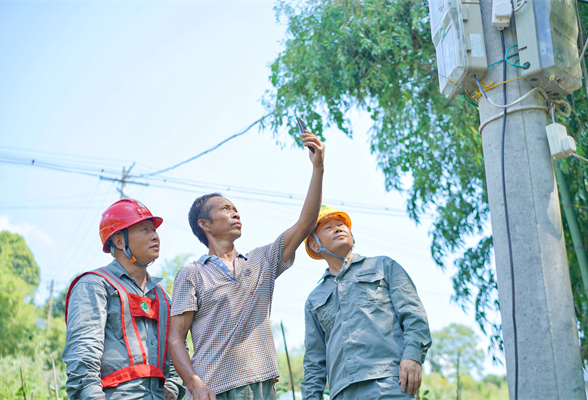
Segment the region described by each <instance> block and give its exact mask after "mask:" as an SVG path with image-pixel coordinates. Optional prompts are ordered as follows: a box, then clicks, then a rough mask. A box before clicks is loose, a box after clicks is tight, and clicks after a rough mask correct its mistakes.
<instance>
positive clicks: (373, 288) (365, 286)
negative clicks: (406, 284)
mask: <svg viewBox="0 0 588 400" xmlns="http://www.w3.org/2000/svg"><path fill="white" fill-rule="evenodd" d="M355 281H356V283H357V284H356V285H355V290H354V292H355V293H354V297H355V299H356V300H357V302H358V304H385V303H389V302H390V292H389V290H388V284H387V283H386V280H385V279H384V271H382V270H373V271H366V272H365V273H362V271H360V272H359V273H358V275H357V277H356V279H355Z"/></svg>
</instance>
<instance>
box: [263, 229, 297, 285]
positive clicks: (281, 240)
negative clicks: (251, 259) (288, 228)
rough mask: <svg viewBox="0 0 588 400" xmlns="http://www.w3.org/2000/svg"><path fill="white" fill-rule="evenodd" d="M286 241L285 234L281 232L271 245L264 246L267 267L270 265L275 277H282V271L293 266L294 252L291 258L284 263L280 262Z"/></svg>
mask: <svg viewBox="0 0 588 400" xmlns="http://www.w3.org/2000/svg"><path fill="white" fill-rule="evenodd" d="M285 240H286V232H285V231H284V232H282V234H281V235H280V236H278V238H277V239H276V240H275V241H274V242H273V243H271V244H268V245H267V246H264V252H265V256H266V259H267V265H270V266H271V267H272V268H274V270H275V277H276V278H277V277H278V276H280V275H282V273H284V271H286V270H287V269H288V268H290V267H291V266H292V264H294V258H295V256H296V252H294V253H293V254H292V257H290V259H289V260H288V261H286V262H284V260H282V255H283V254H284V246H285Z"/></svg>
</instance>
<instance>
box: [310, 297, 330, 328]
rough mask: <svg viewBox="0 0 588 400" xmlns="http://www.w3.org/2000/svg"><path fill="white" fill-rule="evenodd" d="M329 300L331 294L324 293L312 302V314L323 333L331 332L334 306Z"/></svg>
mask: <svg viewBox="0 0 588 400" xmlns="http://www.w3.org/2000/svg"><path fill="white" fill-rule="evenodd" d="M330 298H331V293H325V294H324V295H323V296H321V297H319V298H317V299H315V300H314V301H313V302H312V307H313V311H314V314H315V315H316V318H317V319H318V321H319V324H320V325H321V327H322V328H323V331H324V332H325V333H329V332H331V329H332V328H333V324H334V319H335V313H336V309H335V304H333V303H334V302H333V301H329V299H330Z"/></svg>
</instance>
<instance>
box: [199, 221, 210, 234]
mask: <svg viewBox="0 0 588 400" xmlns="http://www.w3.org/2000/svg"><path fill="white" fill-rule="evenodd" d="M209 225H210V221H208V220H206V219H199V220H198V226H199V227H200V229H202V230H203V231H205V232H207V231H209V230H210V228H209Z"/></svg>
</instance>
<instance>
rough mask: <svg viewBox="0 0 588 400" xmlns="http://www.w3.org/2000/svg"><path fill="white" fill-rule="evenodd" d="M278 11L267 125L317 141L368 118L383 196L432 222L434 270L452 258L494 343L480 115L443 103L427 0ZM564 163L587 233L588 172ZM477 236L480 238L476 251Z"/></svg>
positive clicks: (581, 315)
mask: <svg viewBox="0 0 588 400" xmlns="http://www.w3.org/2000/svg"><path fill="white" fill-rule="evenodd" d="M584 11H585V10H581V12H582V13H583V12H584ZM276 14H277V17H278V18H279V19H280V20H282V21H284V22H285V23H286V25H287V38H286V39H285V41H284V50H283V51H282V52H281V53H280V54H279V55H278V56H277V58H276V60H275V61H274V62H273V64H272V66H271V71H272V72H271V83H272V85H273V89H272V90H270V91H268V92H267V93H266V95H265V97H264V105H265V107H266V110H267V112H268V119H267V120H266V123H268V124H269V125H270V126H271V127H272V128H273V130H274V132H275V133H276V134H277V132H278V128H280V127H281V126H283V125H288V126H289V133H290V135H291V136H293V137H294V138H295V139H297V138H298V135H297V130H296V129H297V127H296V125H295V122H294V118H293V117H294V115H299V116H301V117H302V118H303V119H304V120H305V121H307V125H308V126H309V127H310V128H311V130H312V131H313V132H315V133H317V134H318V135H319V136H322V132H323V131H324V129H325V128H326V127H328V126H336V127H338V128H339V129H340V130H341V131H343V132H344V133H345V134H346V135H348V136H352V135H353V130H352V125H351V121H350V120H349V115H350V114H349V112H350V111H352V110H360V111H362V112H365V113H368V114H369V115H370V116H371V118H372V120H373V125H372V127H371V129H370V132H369V133H370V138H371V150H372V152H373V153H374V154H375V155H376V156H377V160H378V164H379V168H380V169H381V170H382V171H383V172H384V174H385V179H386V183H385V185H386V189H387V190H399V191H403V192H404V193H405V194H406V196H407V212H408V215H409V216H410V217H411V218H412V219H413V220H414V221H416V222H417V223H418V222H419V220H420V218H421V217H422V216H423V215H424V214H425V213H427V214H432V215H433V218H434V221H433V224H432V230H431V237H432V241H431V254H432V257H433V259H434V260H435V262H436V263H437V265H438V266H439V267H441V268H445V267H446V263H448V262H449V260H450V259H451V260H454V261H453V262H454V265H455V267H456V271H457V272H456V273H455V275H454V276H453V277H452V280H453V287H454V296H453V298H454V299H455V300H456V301H457V303H458V304H460V305H461V306H462V307H464V308H466V307H468V306H469V305H470V304H473V306H474V309H475V317H476V320H477V321H478V323H479V324H480V327H481V329H482V330H483V331H484V332H485V333H487V334H489V335H490V337H491V339H492V341H493V343H494V345H496V346H499V347H501V339H500V333H501V329H500V324H499V323H497V322H496V321H492V320H489V312H488V311H489V310H492V311H494V310H496V309H497V308H498V306H499V304H498V300H497V284H496V277H495V271H494V269H493V268H491V267H490V257H491V255H492V249H493V243H492V237H491V236H488V234H487V228H488V227H489V218H488V217H489V209H488V201H487V192H486V184H485V171H484V161H483V155H482V142H481V138H480V137H479V135H478V134H477V127H478V124H479V121H478V118H479V117H478V112H477V110H476V109H474V108H470V109H469V110H468V107H469V105H468V104H467V103H466V101H465V100H464V99H463V98H454V99H446V98H445V97H443V96H442V95H441V94H440V93H439V89H438V77H437V67H436V61H435V52H434V48H433V45H432V41H431V38H430V28H429V17H428V9H427V3H426V2H422V1H417V0H305V1H288V0H281V1H280V2H279V3H278V5H277V6H276ZM583 16H584V15H583ZM489 61H498V60H489ZM579 97H582V101H581V102H578V101H575V102H574V100H573V99H570V101H571V102H573V104H574V111H575V114H574V115H575V119H574V121H575V122H573V124H572V125H573V126H572V132H577V133H580V132H582V134H581V135H577V136H576V138H577V139H580V140H579V141H578V147H579V148H582V146H584V147H585V146H586V145H588V143H586V139H585V134H584V132H585V131H586V122H585V121H587V118H586V117H587V115H586V100H585V95H584V94H583V93H582V94H580V95H579ZM568 122H569V121H568ZM574 124H575V125H574ZM297 140H299V139H297ZM580 152H581V151H580ZM562 164H564V165H563V166H562V168H563V169H564V172H565V173H566V175H567V177H568V179H570V180H572V181H573V182H572V183H570V189H571V191H572V193H573V196H574V201H575V206H576V211H577V212H578V214H579V215H578V219H579V222H580V225H581V226H582V227H587V226H588V224H586V222H588V221H586V220H587V219H588V217H587V216H586V210H587V209H588V208H587V204H586V194H585V188H586V184H587V182H588V180H587V177H586V167H585V166H581V165H580V163H579V162H578V161H577V160H566V161H564V162H563V163H562ZM407 181H408V182H410V183H409V184H408V185H406V187H404V186H403V184H402V183H403V182H407ZM586 229H587V228H583V235H582V237H583V238H584V247H585V248H586V247H587V241H586V240H587V239H586V238H588V232H586ZM472 238H477V239H476V243H473V245H472V243H471V242H472ZM566 245H567V246H568V254H569V257H570V268H571V277H572V281H573V286H574V300H575V305H576V313H577V315H578V319H579V321H580V325H579V327H580V338H581V340H582V343H583V355H584V358H587V356H588V352H587V351H586V350H588V347H587V339H586V337H587V335H586V333H587V332H588V321H587V320H586V315H588V313H587V312H586V311H587V303H586V295H585V293H584V290H583V288H581V279H579V272H578V268H577V262H576V261H575V259H574V257H575V256H574V252H573V246H572V244H571V241H570V238H569V237H568V235H567V234H566ZM488 328H490V329H491V331H488Z"/></svg>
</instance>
